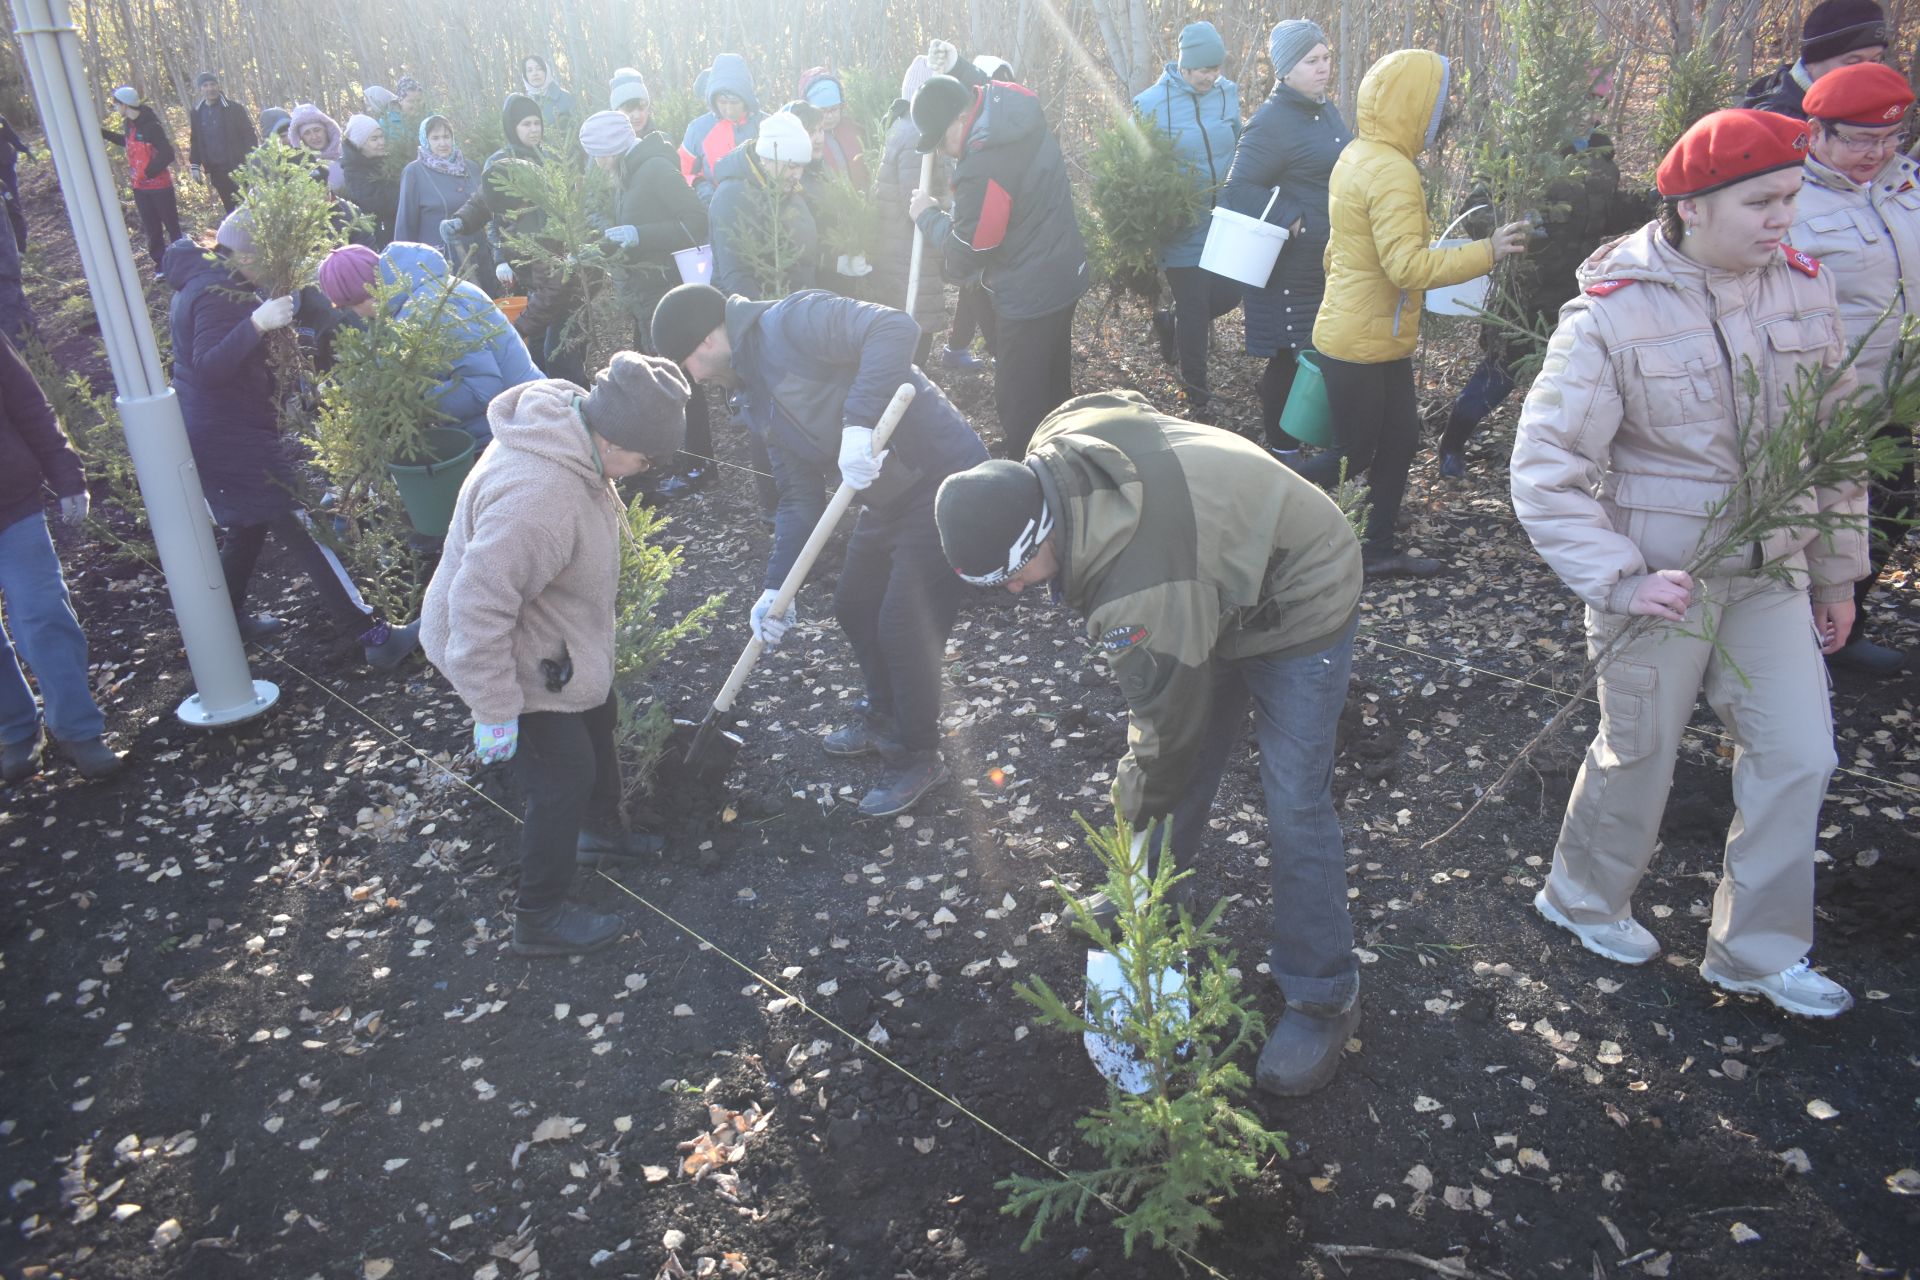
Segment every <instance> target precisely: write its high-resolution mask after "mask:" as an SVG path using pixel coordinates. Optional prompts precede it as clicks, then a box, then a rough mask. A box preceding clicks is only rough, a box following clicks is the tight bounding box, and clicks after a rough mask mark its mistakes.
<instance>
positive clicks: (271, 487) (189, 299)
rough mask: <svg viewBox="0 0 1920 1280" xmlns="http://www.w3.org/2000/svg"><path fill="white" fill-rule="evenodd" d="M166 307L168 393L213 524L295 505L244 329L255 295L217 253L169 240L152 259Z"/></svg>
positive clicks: (260, 365) (260, 364) (260, 372)
mask: <svg viewBox="0 0 1920 1280" xmlns="http://www.w3.org/2000/svg"><path fill="white" fill-rule="evenodd" d="M161 263H162V271H163V273H164V274H165V276H166V278H167V283H168V284H170V285H172V286H173V289H174V295H173V302H172V304H171V306H170V308H169V310H168V313H167V323H168V328H169V330H170V331H171V333H172V335H173V390H174V394H175V395H177V396H178V397H179V399H180V413H181V416H182V417H184V418H185V419H186V421H187V442H188V443H189V444H190V445H191V446H192V447H193V461H194V466H195V467H196V468H197V469H198V470H199V472H200V486H201V488H202V489H204V490H205V491H206V495H207V505H208V506H210V507H212V508H213V518H214V519H215V520H217V521H219V522H220V523H221V524H223V525H242V524H262V523H265V522H266V521H267V520H269V519H271V518H272V517H273V516H275V515H277V514H278V513H280V512H282V511H285V510H287V509H288V508H289V507H292V506H293V505H294V500H293V488H294V485H295V482H296V476H295V474H294V459H293V453H292V450H291V449H290V448H289V447H288V445H287V443H286V441H285V440H284V439H283V438H282V437H281V435H280V427H279V419H278V413H277V411H276V409H275V407H274V383H273V374H272V373H271V372H270V371H269V370H268V368H267V349H266V345H265V343H264V342H263V341H262V339H261V335H260V333H259V331H257V330H256V329H255V328H254V327H253V309H254V308H255V307H257V306H259V305H260V296H259V294H258V293H257V292H256V291H255V290H254V287H253V286H252V285H251V284H249V283H248V282H247V281H246V279H245V278H244V277H242V276H241V275H239V274H238V273H237V272H235V271H233V270H231V269H230V268H229V267H228V266H227V263H226V260H225V255H224V254H223V253H222V252H221V251H219V250H215V251H214V256H213V257H212V258H209V257H208V256H207V252H206V250H204V249H202V248H201V247H200V246H199V245H197V244H194V243H193V242H192V241H191V240H176V241H175V242H174V243H173V244H172V245H171V246H170V247H169V248H168V249H167V252H166V256H165V257H164V258H163V259H161Z"/></svg>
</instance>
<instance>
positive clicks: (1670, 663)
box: [1546, 577, 1838, 978]
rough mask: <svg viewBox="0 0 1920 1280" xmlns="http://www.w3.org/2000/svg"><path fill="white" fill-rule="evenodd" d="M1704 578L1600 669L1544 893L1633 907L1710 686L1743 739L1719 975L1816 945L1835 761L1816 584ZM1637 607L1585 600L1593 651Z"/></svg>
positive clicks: (1588, 904) (1575, 904)
mask: <svg viewBox="0 0 1920 1280" xmlns="http://www.w3.org/2000/svg"><path fill="white" fill-rule="evenodd" d="M1700 586H1701V590H1700V591H1698V592H1696V603H1695V604H1694V606H1693V608H1692V609H1690V610H1689V611H1688V613H1687V621H1686V623H1685V624H1684V625H1680V624H1673V623H1662V624H1660V625H1658V626H1657V627H1655V628H1654V629H1653V630H1652V631H1649V632H1648V633H1647V634H1645V635H1643V636H1641V637H1638V638H1637V639H1635V640H1634V641H1632V642H1630V643H1629V645H1628V647H1627V648H1626V649H1624V650H1623V651H1621V652H1620V654H1619V655H1618V656H1617V657H1615V658H1614V659H1613V660H1612V661H1611V662H1609V663H1608V665H1607V667H1606V668H1605V670H1604V671H1603V672H1602V673H1601V676H1600V730H1599V732H1598V733H1597V734H1596V735H1595V736H1594V739H1593V742H1592V744H1591V745H1590V746H1589V747H1588V748H1587V755H1586V760H1585V762H1584V763H1583V764H1582V765H1581V766H1580V774H1579V777H1577V778H1576V779H1575V780H1574V784H1573V795H1572V798H1571V799H1569V800H1568V802H1567V814H1566V817H1565V819H1564V820H1563V821H1562V823H1561V826H1560V840H1559V843H1558V844H1557V845H1556V846H1555V847H1554V851H1553V870H1552V872H1551V873H1550V874H1549V875H1548V877H1547V885H1546V893H1547V897H1548V899H1549V900H1550V901H1551V902H1552V903H1553V905H1554V906H1556V907H1558V908H1559V909H1560V910H1561V911H1562V912H1564V913H1565V914H1566V916H1567V917H1568V918H1569V919H1571V920H1573V921H1574V922H1575V923H1577V924H1608V923H1612V922H1613V921H1616V920H1620V919H1623V918H1624V917H1625V916H1626V915H1627V914H1628V912H1629V910H1630V909H1631V903H1632V899H1633V891H1634V889H1635V888H1636V887H1638V886H1639V884H1640V879H1641V877H1642V876H1644V875H1645V874H1646V872H1647V867H1648V864H1650V863H1651V862H1652V861H1653V852H1654V844H1655V842H1656V840H1657V839H1658V837H1659V833H1660V817H1661V814H1662V813H1663V812H1664V811H1665V809H1666V807H1667V796H1668V792H1669V790H1670V789H1671V787H1672V784H1673V766H1674V757H1675V754H1676V753H1677V752H1678V751H1679V748H1680V739H1681V735H1682V734H1683V733H1684V732H1685V731H1686V727H1687V722H1688V721H1689V720H1690V719H1692V717H1693V707H1694V702H1695V699H1696V697H1697V696H1698V694H1699V692H1700V690H1701V689H1702V688H1703V687H1704V689H1705V690H1706V695H1707V704H1708V705H1709V706H1711V707H1712V708H1713V711H1714V714H1715V715H1717V716H1718V717H1719V718H1720V722H1721V723H1722V724H1724V725H1725V726H1726V727H1727V729H1728V731H1729V732H1730V733H1731V735H1732V737H1733V742H1734V753H1733V803H1734V816H1733V825H1732V826H1731V827H1730V828H1729V829H1728V831H1727V844H1726V853H1725V857H1724V860H1723V862H1722V866H1721V875H1720V886H1719V888H1718V889H1717V890H1716V891H1715V893H1714V896H1713V917H1712V922H1711V924H1710V925H1709V927H1708V931H1707V952H1706V956H1707V960H1708V961H1709V962H1710V963H1711V965H1712V966H1713V968H1714V970H1715V971H1716V972H1718V973H1719V974H1721V975H1722V976H1725V977H1729V978H1760V977H1765V976H1767V975H1768V974H1774V973H1778V972H1780V971H1781V970H1782V969H1786V968H1788V967H1790V966H1792V965H1794V964H1797V963H1798V962H1799V961H1800V960H1801V959H1802V958H1803V957H1805V955H1806V954H1807V951H1808V950H1809V949H1810V948H1811V947H1812V945H1813V849H1814V839H1815V833H1816V832H1817V830H1818V829H1819V820H1820V805H1821V801H1822V800H1823V799H1824V797H1825V795H1826V789H1827V780H1828V779H1829V778H1830V777H1831V776H1832V774H1833V770H1834V767H1835V765H1836V764H1837V763H1838V760H1837V758H1836V756H1835V754H1834V747H1833V712H1832V706H1831V697H1830V691H1829V688H1828V684H1827V671H1826V664H1825V661H1824V660H1823V659H1822V657H1821V655H1820V646H1819V642H1818V640H1817V639H1816V638H1815V635H1814V630H1813V610H1812V606H1811V604H1810V603H1809V600H1808V597H1807V594H1806V592H1804V591H1795V590H1791V589H1789V588H1787V587H1785V586H1783V585H1781V584H1779V583H1774V582H1769V581H1767V580H1765V579H1759V578H1754V577H1740V578H1715V579H1706V580H1703V581H1702V582H1701V583H1700ZM1701 600H1704V601H1706V602H1708V603H1705V604H1702V603H1700V602H1699V601H1701ZM1708 610H1711V616H1709V615H1708V612H1707V611H1708ZM1627 621H1628V620H1627V619H1626V618H1625V617H1623V616H1622V615H1620V614H1613V613H1602V612H1599V611H1597V610H1594V609H1591V608H1590V609H1588V610H1587V650H1588V655H1589V657H1592V656H1594V655H1595V654H1597V653H1598V651H1599V650H1600V648H1601V647H1602V646H1603V645H1605V644H1606V643H1607V641H1608V640H1610V639H1611V638H1612V637H1613V636H1614V635H1615V634H1616V633H1617V632H1618V631H1619V630H1620V628H1622V627H1623V626H1625V625H1626V623H1627ZM1708 624H1710V627H1709V625H1708ZM1709 632H1710V633H1711V635H1712V637H1713V638H1712V639H1711V640H1709V639H1707V638H1706V637H1707V635H1708V634H1709Z"/></svg>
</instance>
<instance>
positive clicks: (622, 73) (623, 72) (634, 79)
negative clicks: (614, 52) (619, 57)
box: [607, 67, 653, 111]
mask: <svg viewBox="0 0 1920 1280" xmlns="http://www.w3.org/2000/svg"><path fill="white" fill-rule="evenodd" d="M607 89H608V93H607V99H608V100H607V105H608V106H609V107H612V108H613V109H614V110H615V111H618V110H619V109H620V108H621V107H623V106H625V105H626V104H627V103H629V102H652V101H653V95H652V94H650V93H648V92H647V81H646V78H645V77H644V76H642V75H641V74H640V73H639V72H638V71H635V70H634V69H633V68H632V67H621V68H620V69H619V70H618V71H615V72H614V73H613V79H612V80H611V81H610V82H609V83H608V86H607Z"/></svg>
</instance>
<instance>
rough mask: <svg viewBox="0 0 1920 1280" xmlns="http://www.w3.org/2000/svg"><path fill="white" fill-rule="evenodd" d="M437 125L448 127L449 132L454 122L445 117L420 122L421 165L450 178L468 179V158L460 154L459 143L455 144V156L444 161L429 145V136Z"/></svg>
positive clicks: (432, 117) (429, 117)
mask: <svg viewBox="0 0 1920 1280" xmlns="http://www.w3.org/2000/svg"><path fill="white" fill-rule="evenodd" d="M437 124H443V125H445V126H447V129H448V131H449V132H451V131H452V129H453V121H451V120H449V119H447V118H446V117H445V116H438V115H436V116H428V117H427V118H426V119H425V120H422V121H421V122H420V163H421V164H423V165H425V166H427V168H429V169H431V170H433V171H434V172H435V173H444V174H446V175H447V176H448V177H449V178H464V177H466V176H467V158H466V157H465V156H463V155H461V154H460V144H459V143H458V142H456V143H454V144H453V154H452V155H450V156H448V157H447V158H446V159H444V160H443V159H441V158H440V157H439V156H437V155H435V154H433V149H432V148H431V147H429V146H428V145H427V134H428V132H429V131H430V130H431V129H432V128H433V126H435V125H437Z"/></svg>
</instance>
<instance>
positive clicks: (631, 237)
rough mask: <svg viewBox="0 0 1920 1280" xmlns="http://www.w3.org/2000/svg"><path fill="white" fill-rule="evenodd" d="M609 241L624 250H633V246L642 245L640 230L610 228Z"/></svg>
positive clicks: (608, 231) (634, 228) (608, 229)
mask: <svg viewBox="0 0 1920 1280" xmlns="http://www.w3.org/2000/svg"><path fill="white" fill-rule="evenodd" d="M607 239H609V240H611V241H613V242H614V243H615V244H617V245H619V246H620V247H621V248H622V249H631V248H633V246H635V245H636V244H639V243H640V228H638V227H608V228H607Z"/></svg>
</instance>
